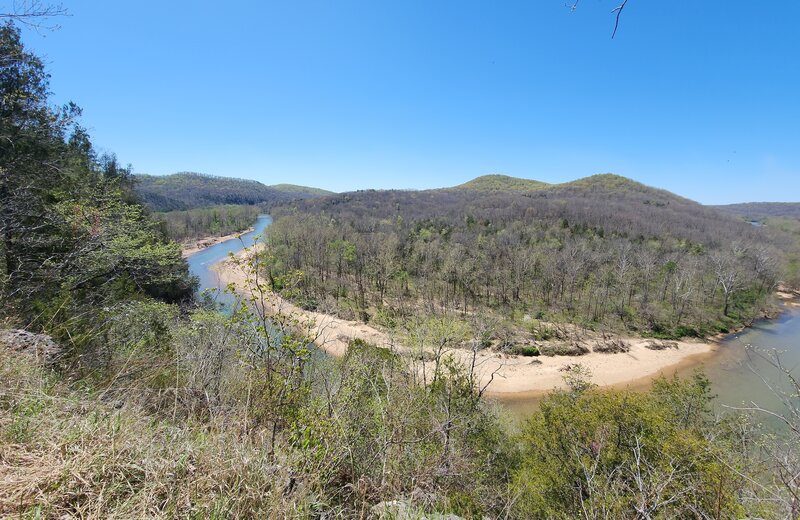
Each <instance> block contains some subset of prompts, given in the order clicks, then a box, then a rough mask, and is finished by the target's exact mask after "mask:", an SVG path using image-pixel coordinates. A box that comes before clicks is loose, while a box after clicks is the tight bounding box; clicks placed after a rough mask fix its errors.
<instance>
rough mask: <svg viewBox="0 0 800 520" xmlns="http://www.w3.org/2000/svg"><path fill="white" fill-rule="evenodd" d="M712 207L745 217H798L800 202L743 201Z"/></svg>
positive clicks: (799, 216)
mask: <svg viewBox="0 0 800 520" xmlns="http://www.w3.org/2000/svg"><path fill="white" fill-rule="evenodd" d="M714 207H715V208H717V209H718V210H720V211H723V212H725V213H730V214H731V215H737V216H739V217H743V218H747V219H763V218H770V217H789V218H800V202H745V203H742V204H727V205H724V206H714Z"/></svg>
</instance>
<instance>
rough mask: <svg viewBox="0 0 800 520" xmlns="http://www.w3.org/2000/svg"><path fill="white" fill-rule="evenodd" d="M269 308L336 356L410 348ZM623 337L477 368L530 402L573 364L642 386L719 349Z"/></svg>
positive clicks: (600, 380) (331, 321) (362, 327)
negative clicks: (359, 344)
mask: <svg viewBox="0 0 800 520" xmlns="http://www.w3.org/2000/svg"><path fill="white" fill-rule="evenodd" d="M245 254H246V251H242V252H240V253H239V254H238V255H237V256H238V257H239V258H242V257H243V255H245ZM214 269H215V270H216V271H217V272H218V273H219V275H220V280H221V281H222V283H223V284H228V283H234V284H236V285H237V286H238V287H240V288H244V286H245V282H246V278H247V277H246V275H245V273H244V272H243V271H242V270H241V268H239V267H237V266H236V265H233V264H232V263H231V262H230V261H228V260H226V261H222V262H219V263H218V264H216V265H215V266H214ZM265 304H266V305H267V307H268V310H269V311H270V312H277V311H280V312H282V313H285V314H291V315H293V316H295V317H296V318H297V319H298V323H299V326H301V327H304V328H305V327H308V329H309V330H310V331H311V333H312V335H313V336H315V337H317V341H316V343H317V344H318V345H319V347H320V348H322V349H323V350H324V351H325V352H327V353H328V354H331V355H334V356H341V355H342V354H344V352H345V351H346V350H347V345H348V342H349V341H350V340H351V339H362V340H364V341H367V342H370V343H372V344H375V345H379V346H383V347H388V348H392V349H395V350H397V351H400V352H402V351H405V350H407V348H406V347H404V346H402V344H401V342H400V340H399V338H397V337H393V336H392V335H390V334H387V333H385V332H383V331H380V330H377V329H375V328H374V327H371V326H369V325H366V324H364V323H361V322H356V321H348V320H343V319H339V318H336V317H334V316H331V315H328V314H323V313H319V312H311V311H306V310H303V309H301V308H299V307H297V306H296V305H293V304H291V303H289V302H287V301H285V300H283V299H281V298H280V297H277V296H274V295H273V296H272V297H270V300H269V301H268V302H265ZM621 339H623V340H624V341H626V342H627V343H629V344H630V351H629V352H625V353H618V354H604V353H600V352H591V353H589V354H585V355H583V356H552V357H550V356H538V357H535V358H532V357H524V356H514V355H506V354H500V353H497V352H492V351H481V352H479V353H478V355H477V363H476V366H478V367H479V369H478V370H479V372H480V374H481V381H482V382H481V384H482V385H484V384H486V383H488V382H489V380H490V378H491V379H492V382H491V384H490V386H489V387H488V389H487V393H488V394H491V395H493V396H495V397H498V398H515V397H520V398H524V397H526V396H535V395H540V394H542V393H544V392H547V391H549V390H552V389H553V388H558V387H562V386H563V385H564V381H563V376H564V371H565V369H566V368H567V367H568V366H570V365H574V364H580V365H582V366H583V367H585V368H587V369H589V371H590V372H591V374H592V381H593V382H594V383H596V384H598V385H600V386H624V385H627V384H632V385H633V386H641V385H642V384H643V383H644V382H645V381H647V380H649V379H652V378H653V377H657V376H658V375H659V374H667V375H669V374H672V373H673V372H674V371H675V370H677V369H685V368H687V366H692V365H696V364H699V363H702V362H703V361H704V360H705V359H707V358H708V357H710V356H711V355H712V354H713V352H714V351H715V349H716V347H717V343H716V342H715V341H701V340H692V341H677V342H673V343H675V344H676V345H677V348H667V349H664V350H651V349H649V348H647V346H646V345H647V343H648V342H649V341H650V340H647V339H642V338H621ZM452 353H453V354H454V355H455V356H456V357H457V358H460V359H461V360H462V361H464V362H467V361H469V360H471V356H472V353H471V352H468V351H465V350H454V351H452ZM492 374H494V377H493V378H492Z"/></svg>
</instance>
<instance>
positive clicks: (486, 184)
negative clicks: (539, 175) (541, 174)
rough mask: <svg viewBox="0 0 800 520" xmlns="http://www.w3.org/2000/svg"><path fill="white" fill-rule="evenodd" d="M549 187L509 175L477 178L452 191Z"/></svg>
mask: <svg viewBox="0 0 800 520" xmlns="http://www.w3.org/2000/svg"><path fill="white" fill-rule="evenodd" d="M546 186H549V185H548V184H547V183H545V182H541V181H536V180H532V179H520V178H518V177H509V176H508V175H500V174H491V175H482V176H480V177H476V178H474V179H472V180H471V181H468V182H465V183H464V184H459V185H458V186H455V187H453V188H449V189H451V190H478V191H534V190H539V189H542V188H544V187H546Z"/></svg>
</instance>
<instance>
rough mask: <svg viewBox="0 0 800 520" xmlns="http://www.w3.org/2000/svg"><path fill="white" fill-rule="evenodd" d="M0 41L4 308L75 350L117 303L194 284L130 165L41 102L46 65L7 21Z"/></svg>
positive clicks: (70, 115) (97, 333)
mask: <svg viewBox="0 0 800 520" xmlns="http://www.w3.org/2000/svg"><path fill="white" fill-rule="evenodd" d="M0 50H1V51H2V56H3V60H2V63H0V97H2V100H3V102H2V105H1V106H0V118H1V121H2V124H0V213H1V215H0V216H1V217H2V218H0V298H2V300H3V301H4V306H3V309H2V316H3V317H5V318H8V319H11V320H18V321H21V322H23V323H26V324H27V325H28V326H29V327H31V328H34V329H44V330H48V331H50V332H51V333H52V334H53V335H55V336H56V339H58V340H61V341H63V342H64V343H65V344H66V345H69V346H70V347H72V348H71V349H70V353H72V354H82V353H84V350H85V349H91V348H95V347H97V345H98V344H99V342H101V341H102V337H103V334H104V332H105V331H106V330H107V324H106V323H105V320H104V316H107V315H108V314H109V313H110V309H112V308H113V307H114V306H116V305H119V304H124V303H125V302H128V301H131V300H139V299H144V298H148V297H154V298H160V299H163V300H167V301H173V302H176V301H181V300H185V299H187V298H190V297H191V294H192V289H193V283H192V281H191V280H190V279H189V275H188V269H187V266H186V263H185V262H184V261H183V260H182V259H181V256H180V249H179V247H178V246H177V245H176V244H175V243H173V242H170V241H168V240H166V239H165V238H164V237H163V235H162V234H161V232H160V231H159V230H158V228H157V226H156V224H155V223H154V222H153V221H152V220H151V219H150V218H149V217H148V216H147V215H146V214H145V212H144V210H143V208H142V207H141V206H139V205H138V204H137V202H136V198H135V195H134V194H133V188H132V181H131V173H130V168H123V167H121V166H120V165H119V164H118V163H117V160H116V158H115V157H114V156H113V155H104V156H100V157H98V156H97V154H96V153H95V152H94V150H93V149H92V144H91V141H90V140H89V136H88V134H87V133H86V131H85V130H84V129H83V128H81V127H80V126H78V125H77V123H76V119H77V117H78V116H79V115H80V110H79V109H78V108H77V107H75V106H74V105H71V104H70V105H68V106H67V107H66V108H65V109H57V108H54V107H51V106H50V105H49V104H48V103H49V97H48V96H49V91H48V76H47V74H46V73H45V71H44V67H43V64H42V62H41V61H40V60H39V59H38V58H36V57H35V56H33V55H31V54H29V53H27V52H26V51H25V50H24V47H23V45H22V42H21V40H20V33H19V30H18V29H17V28H15V27H14V26H13V25H11V24H5V25H3V26H2V27H0Z"/></svg>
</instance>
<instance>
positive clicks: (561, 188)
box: [268, 175, 786, 336]
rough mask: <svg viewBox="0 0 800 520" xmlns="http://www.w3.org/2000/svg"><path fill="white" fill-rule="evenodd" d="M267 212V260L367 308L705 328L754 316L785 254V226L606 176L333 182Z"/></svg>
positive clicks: (344, 305)
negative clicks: (361, 184)
mask: <svg viewBox="0 0 800 520" xmlns="http://www.w3.org/2000/svg"><path fill="white" fill-rule="evenodd" d="M273 215H274V216H275V217H277V218H276V221H275V223H274V224H273V225H272V227H271V228H270V229H269V231H268V234H269V238H270V248H271V251H272V252H273V254H274V255H275V257H276V271H277V272H278V273H282V272H292V271H295V270H297V271H300V272H302V273H303V277H304V278H303V282H302V285H301V288H302V294H303V297H304V298H305V299H306V301H307V302H308V303H309V304H311V305H322V304H325V305H331V306H333V307H334V308H337V309H339V311H340V312H345V313H350V314H351V315H358V316H360V317H362V318H366V319H369V318H371V317H376V316H385V315H386V314H387V313H388V314H392V313H400V314H403V313H408V312H409V309H411V308H414V307H415V306H418V305H422V308H424V309H427V310H429V311H434V310H437V309H439V310H441V309H450V310H457V311H459V312H462V313H470V312H473V311H476V310H487V309H495V310H502V311H503V313H504V314H506V315H508V316H513V315H517V316H519V315H520V314H519V313H523V314H529V315H538V316H542V317H544V318H545V319H547V320H550V321H557V322H571V323H579V324H583V325H585V326H587V327H591V328H600V329H608V328H610V329H613V330H628V331H638V332H639V333H644V334H655V335H669V336H676V335H677V336H681V335H687V334H688V335H706V334H711V333H714V332H718V331H720V330H728V329H729V328H731V327H734V326H736V325H739V324H742V323H747V322H749V320H751V319H752V318H753V317H755V316H758V315H759V314H760V312H761V309H762V306H763V305H764V304H765V303H766V301H767V300H768V299H769V295H770V293H771V291H772V288H773V287H774V285H775V284H776V283H777V281H778V280H779V279H781V277H782V275H783V271H782V269H783V267H784V261H785V257H784V252H783V249H782V247H783V246H785V245H786V240H784V239H786V237H785V236H782V237H776V236H773V235H772V234H770V233H768V232H766V231H765V230H762V229H759V228H755V227H753V226H751V225H749V224H747V223H745V222H742V221H740V220H738V219H735V218H732V217H730V216H727V215H724V214H721V213H719V212H718V211H716V210H714V209H711V208H708V207H705V206H702V205H700V204H698V203H696V202H693V201H690V200H688V199H685V198H682V197H679V196H676V195H674V194H671V193H669V192H667V191H664V190H658V189H654V188H649V187H647V186H644V185H642V184H640V183H636V182H634V181H631V180H629V179H625V178H623V177H619V176H614V175H599V176H593V177H589V178H587V179H583V180H579V181H576V182H571V183H565V184H561V185H554V186H549V187H546V188H543V189H540V190H537V191H533V192H526V193H521V192H515V191H479V190H429V191H416V192H414V191H365V192H355V193H345V194H340V195H336V196H330V197H325V198H321V199H316V200H306V201H301V202H298V203H295V204H292V205H290V206H286V207H283V208H279V209H277V210H276V211H274V212H273ZM515 311H519V313H517V314H515Z"/></svg>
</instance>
